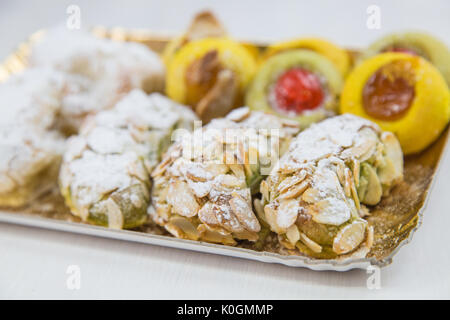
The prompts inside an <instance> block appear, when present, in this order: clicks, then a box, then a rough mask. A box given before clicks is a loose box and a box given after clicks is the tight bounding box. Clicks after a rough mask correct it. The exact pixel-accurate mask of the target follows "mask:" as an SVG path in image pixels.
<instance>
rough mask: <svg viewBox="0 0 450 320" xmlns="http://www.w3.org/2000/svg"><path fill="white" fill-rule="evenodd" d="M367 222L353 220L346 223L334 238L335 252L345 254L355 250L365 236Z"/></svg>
mask: <svg viewBox="0 0 450 320" xmlns="http://www.w3.org/2000/svg"><path fill="white" fill-rule="evenodd" d="M366 227H367V223H366V222H363V221H354V222H353V223H351V224H349V225H346V226H345V227H343V228H342V229H341V230H339V232H338V234H337V235H336V237H335V238H334V241H333V251H334V252H336V253H337V254H345V253H348V252H350V251H353V250H355V249H356V248H357V247H358V246H359V245H360V244H361V242H363V240H364V238H365V233H366Z"/></svg>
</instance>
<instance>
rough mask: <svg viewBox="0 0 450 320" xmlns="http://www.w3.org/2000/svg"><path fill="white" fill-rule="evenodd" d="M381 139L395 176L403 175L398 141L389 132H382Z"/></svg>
mask: <svg viewBox="0 0 450 320" xmlns="http://www.w3.org/2000/svg"><path fill="white" fill-rule="evenodd" d="M381 141H382V142H383V144H384V147H385V150H386V156H387V157H388V158H389V159H391V161H392V164H393V165H394V168H395V172H396V177H402V176H403V153H402V148H401V147H400V143H399V141H398V139H397V138H396V136H395V135H394V134H393V133H391V132H387V131H386V132H383V133H382V134H381Z"/></svg>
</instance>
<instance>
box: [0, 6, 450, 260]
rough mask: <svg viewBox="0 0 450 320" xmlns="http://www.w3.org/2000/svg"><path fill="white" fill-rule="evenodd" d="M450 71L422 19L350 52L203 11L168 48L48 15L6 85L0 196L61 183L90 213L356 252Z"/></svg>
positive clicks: (10, 198) (441, 109) (444, 96)
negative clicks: (240, 32) (72, 27)
mask: <svg viewBox="0 0 450 320" xmlns="http://www.w3.org/2000/svg"><path fill="white" fill-rule="evenodd" d="M449 83H450V53H449V51H448V49H447V48H446V46H445V45H444V44H442V43H441V42H440V41H439V40H437V39H435V38H433V37H432V36H429V35H425V34H419V33H403V34H397V35H392V36H387V37H385V38H383V39H380V40H379V41H377V42H375V43H374V44H373V45H371V46H370V47H369V48H368V49H367V50H365V51H364V52H363V53H362V54H359V55H355V54H351V53H349V52H348V51H347V50H344V49H342V48H340V47H338V46H337V45H335V44H333V43H331V42H329V41H326V40H323V39H316V38H308V39H296V40H292V41H286V42H280V43H275V44H272V45H269V46H267V47H266V48H264V49H261V48H260V47H257V46H255V45H252V44H247V43H242V42H238V41H235V40H233V39H232V38H231V37H230V36H228V35H227V33H226V32H225V30H224V28H223V26H222V25H221V24H220V23H219V22H218V21H217V20H216V18H215V17H214V16H213V15H212V14H210V13H207V12H205V13H201V14H199V15H197V17H196V18H195V19H194V21H193V22H192V24H191V25H190V26H189V28H188V30H187V31H186V32H185V33H184V34H183V35H181V36H179V37H177V38H175V39H174V40H172V41H171V42H170V43H169V44H168V45H167V46H166V48H165V49H164V52H163V54H162V55H161V56H160V55H158V54H157V53H155V52H153V51H151V50H150V49H149V48H147V47H146V46H144V45H142V44H138V43H132V42H116V41H112V40H109V39H100V38H97V37H95V36H93V35H92V34H90V33H88V32H85V31H69V30H66V29H61V28H55V29H51V30H48V31H46V32H45V33H44V35H43V36H42V38H41V39H40V40H39V41H37V42H35V43H33V45H32V46H31V48H30V53H29V57H28V60H27V68H26V70H24V71H23V72H21V73H19V74H16V75H13V76H11V77H10V78H9V79H8V80H7V81H6V82H4V83H2V84H0V115H1V117H0V207H3V208H22V207H26V206H27V205H29V204H30V203H33V202H34V201H39V198H40V197H41V196H42V195H43V194H45V193H46V192H48V191H49V190H51V189H54V188H55V187H57V188H58V190H59V192H60V194H61V195H62V197H64V199H65V204H66V205H67V207H68V208H69V209H70V211H71V213H72V214H73V215H75V216H77V217H79V218H80V219H81V220H82V221H84V222H87V223H91V224H95V225H99V226H104V227H109V228H115V229H133V228H137V227H139V226H141V225H143V224H145V223H147V222H148V221H149V220H151V221H153V222H155V223H156V224H158V225H160V226H161V227H163V228H165V229H166V230H167V231H168V232H169V233H170V234H171V235H173V236H175V237H178V238H182V239H190V240H199V241H206V242H212V243H220V244H225V245H236V244H237V243H239V242H242V241H250V242H258V241H263V240H264V238H265V237H267V236H268V235H269V234H270V235H276V237H277V239H278V240H277V241H279V243H280V245H281V246H283V247H284V248H286V249H288V250H292V251H295V252H297V253H299V254H302V255H306V256H309V257H313V258H319V259H323V258H326V259H335V258H341V257H365V256H366V255H367V253H368V252H369V251H370V249H371V246H372V244H373V237H374V235H373V232H374V231H373V226H371V225H370V224H369V223H368V221H367V220H366V219H365V218H366V217H367V216H368V215H370V212H371V210H372V208H373V207H374V206H376V205H377V204H378V203H379V202H380V201H381V200H382V198H383V197H386V196H388V195H389V194H390V192H391V190H392V189H393V188H395V186H396V185H398V184H399V183H400V182H401V181H402V180H403V161H404V158H403V155H410V154H417V153H420V152H422V151H423V150H425V149H426V148H427V147H428V146H430V145H431V144H432V143H433V142H434V141H435V140H436V139H437V138H438V137H439V136H440V135H441V133H442V132H443V130H444V129H445V128H446V126H447V124H448V121H449V119H450V92H449V88H448V84H449Z"/></svg>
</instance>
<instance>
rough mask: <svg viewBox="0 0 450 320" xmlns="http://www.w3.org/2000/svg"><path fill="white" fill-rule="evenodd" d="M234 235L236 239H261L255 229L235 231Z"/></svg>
mask: <svg viewBox="0 0 450 320" xmlns="http://www.w3.org/2000/svg"><path fill="white" fill-rule="evenodd" d="M233 237H234V238H236V239H241V240H248V241H253V242H255V241H257V240H258V239H259V236H258V233H257V232H253V231H249V230H244V231H241V232H233Z"/></svg>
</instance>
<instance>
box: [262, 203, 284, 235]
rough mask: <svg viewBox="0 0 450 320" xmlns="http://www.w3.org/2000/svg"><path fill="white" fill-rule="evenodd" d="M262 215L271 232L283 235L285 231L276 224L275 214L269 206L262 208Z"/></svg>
mask: <svg viewBox="0 0 450 320" xmlns="http://www.w3.org/2000/svg"><path fill="white" fill-rule="evenodd" d="M264 215H265V217H266V221H267V223H268V224H269V226H270V228H271V229H272V231H274V232H276V233H278V234H280V233H284V232H285V231H286V229H283V228H281V227H280V226H279V225H278V223H277V212H276V210H275V209H274V208H273V207H272V206H271V205H270V204H269V205H266V206H265V207H264Z"/></svg>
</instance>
